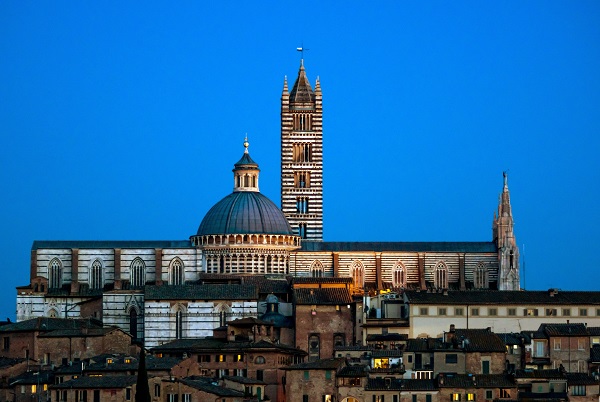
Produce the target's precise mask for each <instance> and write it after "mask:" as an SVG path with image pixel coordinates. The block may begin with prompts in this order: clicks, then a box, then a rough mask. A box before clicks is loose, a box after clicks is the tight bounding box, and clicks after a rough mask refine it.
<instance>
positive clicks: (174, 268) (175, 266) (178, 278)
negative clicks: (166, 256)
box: [169, 257, 183, 285]
mask: <svg viewBox="0 0 600 402" xmlns="http://www.w3.org/2000/svg"><path fill="white" fill-rule="evenodd" d="M170 265H171V266H170V268H169V271H170V275H169V283H170V284H171V285H181V284H183V262H181V260H180V259H179V258H178V257H175V258H173V260H172V261H171V264H170Z"/></svg>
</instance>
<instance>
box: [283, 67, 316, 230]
mask: <svg viewBox="0 0 600 402" xmlns="http://www.w3.org/2000/svg"><path fill="white" fill-rule="evenodd" d="M281 209H282V211H283V213H284V214H285V216H286V218H287V219H288V221H289V223H290V225H291V226H292V229H294V232H295V234H296V235H298V236H300V237H301V238H302V239H305V240H323V96H322V94H321V84H320V83H319V78H317V81H316V83H315V90H314V91H313V89H312V87H311V86H310V82H309V81H308V78H306V71H305V70H304V59H302V60H301V62H300V71H298V78H296V82H295V83H294V86H293V87H292V90H291V91H288V83H287V77H286V79H285V81H284V83H283V93H282V94H281Z"/></svg>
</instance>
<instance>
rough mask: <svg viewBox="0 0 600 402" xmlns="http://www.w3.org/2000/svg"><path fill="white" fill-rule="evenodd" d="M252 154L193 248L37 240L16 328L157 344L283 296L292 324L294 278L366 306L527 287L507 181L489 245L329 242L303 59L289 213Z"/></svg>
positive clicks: (287, 122) (290, 136) (285, 126)
mask: <svg viewBox="0 0 600 402" xmlns="http://www.w3.org/2000/svg"><path fill="white" fill-rule="evenodd" d="M249 145H250V144H249V143H248V140H247V139H246V140H245V141H244V143H243V146H244V149H243V153H242V156H241V158H240V159H239V161H237V162H236V163H235V164H234V169H233V192H232V193H231V194H229V195H227V196H225V197H224V198H222V199H221V200H220V201H218V202H217V203H216V204H215V205H214V206H213V207H212V208H211V209H210V210H209V211H208V212H207V213H206V215H205V216H204V218H203V219H202V221H201V223H200V225H199V227H198V231H197V232H196V233H195V234H192V235H191V236H190V237H189V239H187V240H173V241H144V240H131V241H61V240H55V241H34V243H33V246H32V249H31V264H30V283H29V284H28V285H26V286H21V287H18V288H17V320H18V321H22V320H27V319H30V318H34V317H65V318H67V317H73V318H75V317H96V318H98V319H101V320H102V321H103V323H104V324H105V325H117V326H119V327H121V328H122V329H124V330H125V331H128V332H129V333H130V334H131V335H132V336H133V337H134V338H137V339H144V340H145V342H146V345H148V346H156V345H160V344H162V343H164V342H167V341H170V340H173V339H179V338H191V337H206V336H211V335H212V334H213V331H214V330H215V329H216V328H219V327H221V326H223V325H224V324H225V323H226V322H228V321H231V320H234V319H243V318H260V317H261V316H263V315H264V314H266V313H267V307H266V306H267V302H266V300H267V298H270V299H269V300H274V298H273V297H272V296H276V299H277V300H278V302H279V305H278V311H279V313H281V315H283V316H287V317H290V316H292V314H293V311H294V310H293V309H294V306H293V300H291V298H290V297H289V296H288V290H289V283H291V282H292V281H294V278H301V277H302V278H307V277H314V278H343V279H344V280H348V281H349V282H350V283H351V291H352V294H354V295H355V296H357V297H360V296H361V295H363V294H365V293H370V294H375V293H377V292H378V291H381V290H387V289H394V290H395V291H398V292H402V291H404V290H427V291H431V292H438V291H439V292H444V291H448V290H464V291H468V290H475V289H490V290H519V289H520V285H519V284H520V279H519V250H518V247H517V243H516V240H515V235H514V227H513V217H512V211H511V205H510V194H509V189H508V178H507V176H506V174H504V181H503V187H502V192H501V196H500V199H499V205H498V206H497V211H496V212H495V213H494V218H493V221H492V238H491V240H489V241H481V242H343V241H339V242H328V241H324V239H323V96H322V92H321V85H320V81H319V79H317V80H316V82H315V84H314V89H313V87H312V86H311V83H310V81H309V79H308V77H307V74H306V70H305V68H304V63H303V61H302V62H301V65H300V69H299V72H298V75H297V77H296V80H295V82H294V84H293V86H292V87H291V89H290V88H289V87H288V82H287V78H286V79H285V80H284V84H283V91H282V94H281V208H280V207H278V206H277V205H276V204H275V203H274V202H273V201H271V200H270V199H269V198H267V197H265V196H264V195H262V194H261V193H260V190H259V179H260V169H259V165H258V163H257V162H255V161H254V160H253V159H252V157H251V156H250V151H249V149H250V146H249ZM222 168H223V169H227V168H228V167H227V166H222ZM333 168H335V167H333ZM273 170H275V169H273V168H272V167H270V168H269V169H268V170H267V174H269V173H268V172H269V171H273ZM91 236H92V237H93V234H91Z"/></svg>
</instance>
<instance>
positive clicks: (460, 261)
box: [458, 253, 467, 290]
mask: <svg viewBox="0 0 600 402" xmlns="http://www.w3.org/2000/svg"><path fill="white" fill-rule="evenodd" d="M458 276H459V280H460V284H459V285H460V290H466V289H467V287H466V285H465V254H464V253H463V254H459V255H458Z"/></svg>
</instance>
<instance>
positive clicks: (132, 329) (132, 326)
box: [129, 308, 138, 339]
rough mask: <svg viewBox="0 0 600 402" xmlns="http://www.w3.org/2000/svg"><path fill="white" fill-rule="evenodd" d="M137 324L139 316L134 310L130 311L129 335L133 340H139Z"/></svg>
mask: <svg viewBox="0 0 600 402" xmlns="http://www.w3.org/2000/svg"><path fill="white" fill-rule="evenodd" d="M137 323H138V314H137V311H136V310H135V309H134V308H132V309H131V310H129V334H130V335H131V337H132V338H133V339H137Z"/></svg>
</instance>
